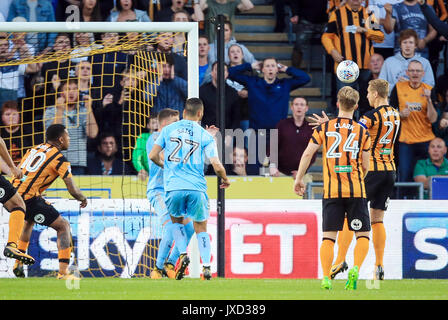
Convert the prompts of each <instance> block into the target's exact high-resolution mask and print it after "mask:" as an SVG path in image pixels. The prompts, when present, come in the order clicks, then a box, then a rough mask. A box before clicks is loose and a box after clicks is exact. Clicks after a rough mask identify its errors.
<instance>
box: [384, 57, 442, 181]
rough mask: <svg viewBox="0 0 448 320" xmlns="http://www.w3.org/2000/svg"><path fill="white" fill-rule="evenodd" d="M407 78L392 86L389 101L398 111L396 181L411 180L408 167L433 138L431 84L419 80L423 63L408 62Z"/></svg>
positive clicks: (434, 117)
mask: <svg viewBox="0 0 448 320" xmlns="http://www.w3.org/2000/svg"><path fill="white" fill-rule="evenodd" d="M407 76H408V77H409V80H407V81H399V82H397V84H396V85H395V87H394V89H393V90H392V93H391V96H390V105H392V106H395V107H396V108H397V109H398V110H399V111H400V117H401V132H400V137H399V142H400V144H399V146H398V148H399V150H398V152H399V166H398V174H399V177H398V178H399V181H412V170H413V168H414V166H415V163H416V162H417V160H420V159H424V158H426V152H427V150H428V145H429V142H430V141H431V140H432V139H434V138H435V135H434V133H433V132H432V123H434V122H435V121H436V120H437V111H436V110H435V108H434V105H433V102H432V98H431V89H432V87H431V86H430V85H428V84H426V83H423V82H422V79H423V76H424V70H423V65H422V63H421V62H420V61H418V60H412V61H411V62H409V65H408V70H407Z"/></svg>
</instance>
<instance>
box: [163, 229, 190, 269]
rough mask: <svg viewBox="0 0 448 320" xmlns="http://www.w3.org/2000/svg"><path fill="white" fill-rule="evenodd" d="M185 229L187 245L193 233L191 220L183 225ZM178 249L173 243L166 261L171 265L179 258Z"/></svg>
mask: <svg viewBox="0 0 448 320" xmlns="http://www.w3.org/2000/svg"><path fill="white" fill-rule="evenodd" d="M184 229H185V235H186V236H187V245H188V244H189V243H190V239H191V237H192V236H193V234H194V226H193V221H190V222H189V223H187V224H186V225H184ZM179 255H180V253H179V250H178V249H177V246H176V245H174V248H173V251H171V254H170V256H169V258H168V263H171V264H172V265H173V266H175V265H176V262H177V259H179Z"/></svg>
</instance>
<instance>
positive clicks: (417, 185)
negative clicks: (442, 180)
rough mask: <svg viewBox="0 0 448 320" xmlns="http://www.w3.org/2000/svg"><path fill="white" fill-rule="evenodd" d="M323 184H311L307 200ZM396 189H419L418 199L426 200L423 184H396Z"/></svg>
mask: <svg viewBox="0 0 448 320" xmlns="http://www.w3.org/2000/svg"><path fill="white" fill-rule="evenodd" d="M323 186H324V183H323V182H310V183H307V185H306V198H307V199H313V197H312V196H313V188H314V187H323ZM395 187H405V188H418V199H419V200H423V199H424V188H423V183H422V182H395Z"/></svg>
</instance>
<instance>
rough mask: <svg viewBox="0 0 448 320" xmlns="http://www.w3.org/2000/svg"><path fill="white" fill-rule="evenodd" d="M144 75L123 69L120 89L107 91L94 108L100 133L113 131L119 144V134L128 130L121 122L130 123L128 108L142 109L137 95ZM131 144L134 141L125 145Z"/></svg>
mask: <svg viewBox="0 0 448 320" xmlns="http://www.w3.org/2000/svg"><path fill="white" fill-rule="evenodd" d="M144 76H145V75H143V74H141V73H136V72H135V71H133V69H125V70H124V71H123V73H122V78H121V80H120V81H119V85H120V90H119V91H118V92H117V93H115V92H113V93H108V94H107V95H106V96H105V97H104V98H103V101H102V105H101V107H98V108H97V109H96V110H95V116H96V119H98V124H99V131H100V133H105V132H111V133H113V134H114V135H115V137H116V140H117V141H118V143H119V144H120V142H121V136H122V135H123V134H125V133H126V131H127V130H128V127H125V126H124V125H123V124H124V123H126V124H130V122H129V113H130V110H131V109H133V110H143V109H142V108H143V107H142V106H141V105H140V102H139V101H140V100H139V99H137V97H140V94H139V91H141V90H142V87H143V85H142V83H143V82H144ZM125 140H127V141H128V140H129V139H125ZM133 145H134V142H132V143H129V146H127V147H130V146H133ZM120 147H121V146H120Z"/></svg>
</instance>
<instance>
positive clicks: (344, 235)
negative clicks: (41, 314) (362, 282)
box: [334, 218, 354, 264]
mask: <svg viewBox="0 0 448 320" xmlns="http://www.w3.org/2000/svg"><path fill="white" fill-rule="evenodd" d="M353 234H354V232H353V231H351V230H350V229H349V228H348V222H347V218H345V219H344V228H343V229H342V231H339V233H338V255H337V257H336V261H335V263H334V264H340V263H342V262H344V261H345V257H346V255H347V251H348V248H349V247H350V244H351V243H352V239H353Z"/></svg>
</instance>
